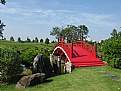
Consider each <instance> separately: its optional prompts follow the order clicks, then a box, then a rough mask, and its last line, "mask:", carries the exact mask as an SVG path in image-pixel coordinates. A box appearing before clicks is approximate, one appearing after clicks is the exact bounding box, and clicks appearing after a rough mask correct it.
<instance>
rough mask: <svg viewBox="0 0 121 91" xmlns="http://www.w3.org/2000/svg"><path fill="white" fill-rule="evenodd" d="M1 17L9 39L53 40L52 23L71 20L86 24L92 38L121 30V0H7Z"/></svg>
mask: <svg viewBox="0 0 121 91" xmlns="http://www.w3.org/2000/svg"><path fill="white" fill-rule="evenodd" d="M0 20H2V22H4V24H5V25H6V27H5V28H4V29H5V30H4V31H3V34H4V37H5V38H6V39H8V40H9V39H10V37H11V36H13V37H14V39H15V40H17V39H18V37H21V39H22V40H26V39H27V37H29V38H30V39H31V40H32V39H34V38H35V37H37V38H38V39H45V38H49V39H50V40H51V41H52V40H55V37H53V36H50V31H51V30H52V29H53V27H56V26H58V27H66V26H67V25H71V24H72V25H76V26H78V25H86V26H87V27H88V29H89V34H88V35H89V36H90V38H91V39H92V40H104V39H107V38H109V37H110V33H111V32H112V30H113V29H117V31H121V28H120V27H121V0H6V5H2V4H0Z"/></svg>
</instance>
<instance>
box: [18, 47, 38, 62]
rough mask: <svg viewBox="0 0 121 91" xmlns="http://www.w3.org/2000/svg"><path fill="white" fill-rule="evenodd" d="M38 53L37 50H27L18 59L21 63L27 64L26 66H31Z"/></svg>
mask: <svg viewBox="0 0 121 91" xmlns="http://www.w3.org/2000/svg"><path fill="white" fill-rule="evenodd" d="M38 53H40V51H39V50H36V49H29V50H26V51H25V52H23V53H22V54H21V55H20V58H21V59H22V61H23V63H28V64H32V63H33V60H34V58H35V56H36V55H37V54H38Z"/></svg>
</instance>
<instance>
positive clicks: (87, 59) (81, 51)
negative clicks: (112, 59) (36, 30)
mask: <svg viewBox="0 0 121 91" xmlns="http://www.w3.org/2000/svg"><path fill="white" fill-rule="evenodd" d="M53 54H54V55H56V56H59V57H60V58H61V59H62V60H63V62H64V63H66V62H71V63H72V65H73V66H74V67H81V66H103V65H105V63H104V62H103V61H102V60H101V59H100V58H97V53H96V46H92V45H90V44H88V43H86V42H84V41H82V40H79V41H76V42H73V41H72V43H71V44H68V43H66V42H65V41H64V40H63V39H62V40H61V41H60V42H58V43H57V44H56V45H55V48H54V51H53Z"/></svg>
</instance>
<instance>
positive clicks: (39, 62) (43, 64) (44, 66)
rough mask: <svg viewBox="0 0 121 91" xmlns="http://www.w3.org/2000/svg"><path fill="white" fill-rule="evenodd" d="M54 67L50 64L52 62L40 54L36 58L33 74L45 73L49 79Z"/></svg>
mask: <svg viewBox="0 0 121 91" xmlns="http://www.w3.org/2000/svg"><path fill="white" fill-rule="evenodd" d="M51 70H52V66H51V64H50V60H49V59H47V58H46V57H45V56H44V55H43V54H38V55H37V56H36V57H35V58H34V62H33V73H45V75H46V76H47V77H48V76H49V74H50V73H51Z"/></svg>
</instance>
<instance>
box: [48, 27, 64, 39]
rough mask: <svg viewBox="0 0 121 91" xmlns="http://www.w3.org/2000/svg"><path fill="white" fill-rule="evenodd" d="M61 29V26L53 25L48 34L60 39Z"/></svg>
mask: <svg viewBox="0 0 121 91" xmlns="http://www.w3.org/2000/svg"><path fill="white" fill-rule="evenodd" d="M62 30H63V28H59V27H53V29H52V31H50V35H52V36H55V38H56V39H58V41H59V40H61V38H62V35H63V34H62Z"/></svg>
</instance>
